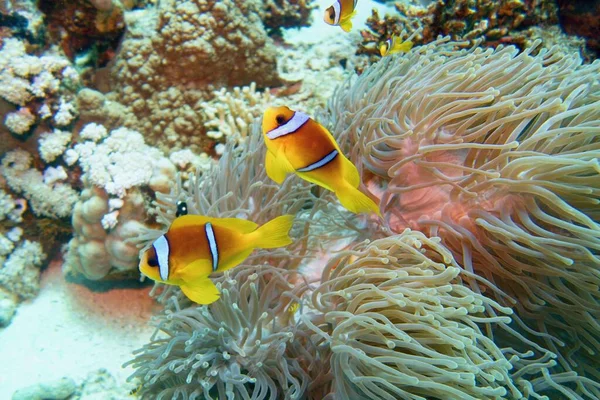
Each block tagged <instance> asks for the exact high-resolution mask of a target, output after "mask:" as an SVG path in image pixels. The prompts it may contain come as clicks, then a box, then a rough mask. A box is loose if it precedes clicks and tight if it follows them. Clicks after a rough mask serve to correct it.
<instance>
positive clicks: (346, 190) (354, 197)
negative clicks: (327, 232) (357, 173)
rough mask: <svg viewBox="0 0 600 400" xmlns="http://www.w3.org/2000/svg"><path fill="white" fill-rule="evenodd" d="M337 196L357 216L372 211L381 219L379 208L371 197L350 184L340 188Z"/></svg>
mask: <svg viewBox="0 0 600 400" xmlns="http://www.w3.org/2000/svg"><path fill="white" fill-rule="evenodd" d="M335 194H336V196H337V198H338V200H339V201H340V203H341V204H342V206H344V208H345V209H346V210H348V211H351V212H353V213H355V214H360V213H363V212H369V211H372V212H374V213H375V214H377V215H378V216H380V217H381V211H380V210H379V206H378V205H377V204H376V203H375V202H374V201H373V200H371V198H370V197H369V196H367V195H366V194H364V193H363V192H361V191H360V190H358V189H357V188H353V187H352V186H350V185H349V184H345V185H342V186H340V188H339V189H338V190H336V191H335Z"/></svg>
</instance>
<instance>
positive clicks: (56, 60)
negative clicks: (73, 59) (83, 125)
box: [0, 38, 79, 149]
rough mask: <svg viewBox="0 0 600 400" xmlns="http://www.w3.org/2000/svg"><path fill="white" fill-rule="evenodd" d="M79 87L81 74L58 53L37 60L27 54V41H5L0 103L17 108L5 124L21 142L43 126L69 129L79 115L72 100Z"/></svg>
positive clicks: (0, 53) (1, 57)
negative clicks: (39, 125)
mask: <svg viewBox="0 0 600 400" xmlns="http://www.w3.org/2000/svg"><path fill="white" fill-rule="evenodd" d="M78 84H79V74H78V73H77V71H76V70H75V69H74V68H73V67H72V66H71V64H70V62H69V61H68V60H67V59H65V58H64V57H62V56H61V55H60V54H59V53H57V52H54V51H52V50H51V51H46V52H44V53H43V54H42V55H41V56H40V57H38V56H36V55H33V54H30V52H28V50H27V45H26V42H24V41H21V40H19V39H16V38H5V39H2V49H1V50H0V97H1V98H2V99H3V100H0V101H6V102H8V103H10V104H12V105H13V106H14V107H15V108H13V110H15V111H14V112H7V113H6V116H5V118H4V121H3V122H4V125H5V126H6V127H7V128H8V129H9V130H10V131H11V132H12V133H14V134H15V135H17V136H19V137H20V138H21V140H23V139H24V137H26V135H27V134H29V133H30V132H31V131H32V129H33V128H34V127H35V126H37V125H38V124H40V123H46V124H47V125H49V126H51V127H66V126H68V125H69V124H70V123H71V122H72V121H73V119H74V118H75V116H76V115H77V110H76V108H75V107H74V105H73V99H74V91H75V89H76V88H77V85H78ZM8 143H11V142H8ZM4 146H6V144H4V145H2V146H0V149H4V148H5V147H4Z"/></svg>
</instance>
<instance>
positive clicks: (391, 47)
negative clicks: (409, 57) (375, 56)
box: [379, 35, 413, 57]
mask: <svg viewBox="0 0 600 400" xmlns="http://www.w3.org/2000/svg"><path fill="white" fill-rule="evenodd" d="M412 47H413V42H411V41H410V40H407V41H406V42H403V41H402V39H400V38H399V37H398V36H396V35H393V36H392V37H391V38H389V39H388V40H386V41H385V42H383V43H382V44H381V46H379V54H381V57H385V56H388V55H390V54H396V53H400V52H403V53H406V52H409V51H410V49H412Z"/></svg>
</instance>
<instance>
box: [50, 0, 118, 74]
mask: <svg viewBox="0 0 600 400" xmlns="http://www.w3.org/2000/svg"><path fill="white" fill-rule="evenodd" d="M123 3H124V2H121V1H120V0H75V1H68V2H57V1H53V0H41V1H39V8H40V10H41V11H42V12H43V13H44V14H45V18H46V24H47V32H48V33H47V35H48V36H49V37H48V39H49V40H50V41H51V42H53V43H58V44H59V45H60V46H61V49H62V50H63V52H64V53H65V54H66V55H67V57H69V59H71V60H73V61H75V62H76V63H77V65H78V66H79V67H83V66H84V65H85V64H92V66H94V67H103V66H104V65H106V64H107V63H108V62H109V61H110V60H111V57H112V55H114V51H115V49H116V48H117V46H118V43H119V39H120V38H121V35H122V34H123V32H124V30H125V20H124V6H123ZM90 53H93V55H92V54H90Z"/></svg>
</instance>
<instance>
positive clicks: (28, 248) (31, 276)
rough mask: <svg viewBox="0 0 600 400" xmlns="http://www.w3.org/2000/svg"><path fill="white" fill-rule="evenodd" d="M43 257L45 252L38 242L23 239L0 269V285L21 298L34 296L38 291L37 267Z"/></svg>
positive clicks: (38, 273) (38, 269) (44, 257)
mask: <svg viewBox="0 0 600 400" xmlns="http://www.w3.org/2000/svg"><path fill="white" fill-rule="evenodd" d="M45 259H46V254H45V253H44V251H43V249H42V246H41V245H40V244H39V243H38V242H31V241H29V240H25V241H24V242H23V243H21V244H20V245H19V246H18V247H17V248H16V249H15V250H14V251H13V252H12V253H11V254H10V256H8V259H7V260H6V262H5V263H4V267H3V268H2V269H0V286H2V287H4V288H6V289H7V290H9V291H11V292H13V293H16V294H17V295H18V296H20V297H22V298H26V299H27V298H32V297H34V296H35V295H36V294H37V292H38V291H39V277H40V268H39V267H41V265H42V262H44V260H45Z"/></svg>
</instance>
